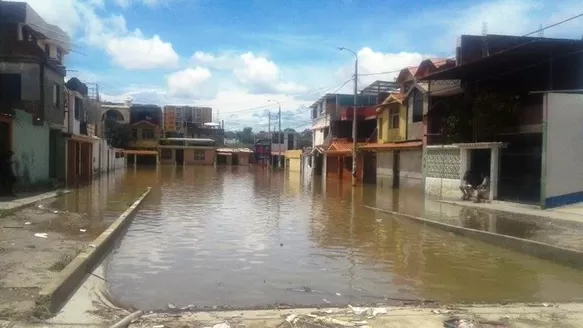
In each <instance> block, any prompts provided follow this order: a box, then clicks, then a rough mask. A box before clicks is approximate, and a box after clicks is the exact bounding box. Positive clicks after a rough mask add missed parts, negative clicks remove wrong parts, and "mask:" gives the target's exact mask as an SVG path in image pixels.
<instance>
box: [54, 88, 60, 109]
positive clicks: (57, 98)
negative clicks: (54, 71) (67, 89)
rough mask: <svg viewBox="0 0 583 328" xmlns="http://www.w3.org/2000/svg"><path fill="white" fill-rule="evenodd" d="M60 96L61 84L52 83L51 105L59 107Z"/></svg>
mask: <svg viewBox="0 0 583 328" xmlns="http://www.w3.org/2000/svg"><path fill="white" fill-rule="evenodd" d="M60 98H61V86H60V85H58V84H56V83H53V107H59V104H60V103H61V102H60V100H61V99H60Z"/></svg>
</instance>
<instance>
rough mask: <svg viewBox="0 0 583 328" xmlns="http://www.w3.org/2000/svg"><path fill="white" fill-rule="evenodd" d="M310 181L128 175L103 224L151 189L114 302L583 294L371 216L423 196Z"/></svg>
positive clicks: (531, 261)
mask: <svg viewBox="0 0 583 328" xmlns="http://www.w3.org/2000/svg"><path fill="white" fill-rule="evenodd" d="M300 180H301V178H300V175H299V173H289V174H287V175H285V174H283V173H268V172H267V171H263V170H261V169H254V168H247V167H232V168H230V167H224V168H213V167H189V166H187V167H184V168H182V167H178V168H174V167H164V166H163V167H161V168H159V169H158V170H156V169H140V168H138V169H137V170H133V169H131V168H129V169H128V170H127V172H126V174H125V175H124V176H122V177H121V178H119V179H117V180H115V181H114V182H112V183H110V184H111V185H107V186H102V187H106V188H108V190H109V193H108V194H109V196H108V201H107V202H105V203H106V204H107V206H106V207H105V210H104V211H105V212H104V213H105V214H107V213H109V212H108V211H110V212H111V213H117V207H118V206H120V207H123V206H122V205H124V204H127V203H131V202H132V201H133V199H135V198H137V197H138V195H139V194H140V193H141V192H143V190H144V189H145V188H146V187H147V186H152V192H151V194H150V195H149V196H148V197H147V198H146V200H145V202H144V203H143V204H142V206H141V207H140V209H139V211H138V213H137V215H136V217H135V219H134V221H133V222H132V224H131V226H130V227H129V229H128V231H127V234H126V235H125V236H124V238H123V239H122V240H121V241H120V242H119V243H118V245H117V247H116V249H115V250H114V251H113V252H112V255H111V256H110V257H109V258H108V259H107V261H106V279H107V281H108V287H109V291H110V293H111V295H112V297H113V298H114V299H115V300H116V301H117V302H120V303H121V304H123V305H125V306H135V307H138V308H141V309H165V308H167V306H168V304H174V305H176V307H186V306H188V305H194V306H196V307H199V308H203V307H219V308H255V307H270V306H274V305H278V304H288V305H293V306H317V305H346V304H348V303H350V304H372V303H378V302H388V301H391V300H434V301H439V302H500V301H547V302H552V301H570V300H575V299H579V298H580V297H581V296H580V295H582V294H583V275H582V274H581V272H580V271H577V270H574V269H571V268H568V267H564V266H560V265H558V264H554V263H552V262H549V261H543V260H539V259H536V258H533V257H530V256H527V255H523V254H519V253H515V252H511V251H508V250H505V249H503V248H501V247H497V246H493V245H489V244H485V243H482V242H478V241H474V240H472V239H468V238H462V237H458V236H454V235H452V234H448V233H445V232H442V231H440V230H436V229H432V228H427V227H424V226H422V225H420V224H417V223H413V222H410V221H409V220H407V219H401V218H394V217H391V216H390V215H388V214H383V213H378V212H375V211H373V210H370V209H367V208H365V207H364V206H363V205H370V206H377V207H383V208H393V209H395V210H399V211H403V212H406V213H410V214H421V213H423V211H424V201H423V198H422V197H419V193H418V192H417V191H415V190H402V191H401V193H400V194H399V193H397V192H391V190H377V187H375V186H365V187H358V188H357V189H356V192H355V193H354V194H353V193H352V191H351V189H352V188H351V186H350V183H340V182H331V181H329V182H328V184H327V185H323V184H322V183H321V182H320V181H315V182H307V183H304V182H302V181H300ZM79 192H81V191H79ZM112 195H113V196H112ZM70 197H75V196H74V195H72V196H70ZM94 202H97V203H98V202H99V199H97V200H94ZM102 202H103V201H102ZM397 205H398V206H397Z"/></svg>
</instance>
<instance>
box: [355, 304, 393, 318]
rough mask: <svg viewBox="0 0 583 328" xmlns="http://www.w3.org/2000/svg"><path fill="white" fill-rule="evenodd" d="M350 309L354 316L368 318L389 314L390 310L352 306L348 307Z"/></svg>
mask: <svg viewBox="0 0 583 328" xmlns="http://www.w3.org/2000/svg"><path fill="white" fill-rule="evenodd" d="M348 307H349V308H350V309H351V310H352V312H353V313H354V314H356V315H361V316H366V317H367V318H374V317H376V316H377V315H381V314H387V313H389V309H388V308H384V307H377V308H369V307H355V306H352V305H348Z"/></svg>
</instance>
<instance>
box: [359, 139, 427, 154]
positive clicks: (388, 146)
mask: <svg viewBox="0 0 583 328" xmlns="http://www.w3.org/2000/svg"><path fill="white" fill-rule="evenodd" d="M422 146H423V141H421V140H415V141H404V142H391V143H370V144H366V145H363V146H361V147H360V149H362V150H370V151H375V150H393V149H411V148H420V147H422Z"/></svg>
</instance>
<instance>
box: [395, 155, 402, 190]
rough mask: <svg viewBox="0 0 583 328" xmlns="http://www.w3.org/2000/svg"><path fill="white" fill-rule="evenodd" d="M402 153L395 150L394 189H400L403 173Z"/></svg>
mask: <svg viewBox="0 0 583 328" xmlns="http://www.w3.org/2000/svg"><path fill="white" fill-rule="evenodd" d="M400 162H401V152H400V151H399V150H393V188H399V183H400V177H399V176H400V172H401V169H400V167H401V163H400Z"/></svg>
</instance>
